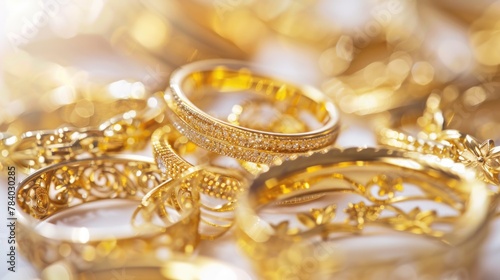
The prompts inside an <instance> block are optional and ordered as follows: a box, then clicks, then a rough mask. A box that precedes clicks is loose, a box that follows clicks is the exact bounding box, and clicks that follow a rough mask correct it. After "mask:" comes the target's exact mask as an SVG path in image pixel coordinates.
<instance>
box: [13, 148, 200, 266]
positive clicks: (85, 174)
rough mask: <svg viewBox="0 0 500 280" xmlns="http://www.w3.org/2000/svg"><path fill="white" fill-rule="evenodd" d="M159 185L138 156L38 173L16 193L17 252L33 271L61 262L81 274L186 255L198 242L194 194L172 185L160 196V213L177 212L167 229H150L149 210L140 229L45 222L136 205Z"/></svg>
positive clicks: (149, 163)
mask: <svg viewBox="0 0 500 280" xmlns="http://www.w3.org/2000/svg"><path fill="white" fill-rule="evenodd" d="M163 180H164V178H163V176H162V174H161V172H160V171H159V170H158V169H157V168H156V166H155V164H154V163H153V161H151V160H150V159H149V158H144V157H138V156H116V157H109V156H103V157H97V158H92V159H80V160H74V161H70V162H63V163H58V164H55V165H51V166H49V167H46V168H44V169H41V170H39V171H37V172H35V173H33V174H32V175H30V176H29V177H28V178H26V179H25V180H24V181H23V182H21V184H20V185H19V187H18V189H17V205H16V210H17V213H18V218H17V226H18V232H17V237H16V242H17V246H18V249H19V251H20V253H21V254H22V255H23V256H25V257H26V258H27V259H28V260H29V261H30V262H31V263H32V264H33V265H34V266H35V267H38V268H43V267H46V266H47V265H50V264H52V263H54V262H57V261H60V260H63V259H65V260H67V261H69V262H71V263H72V264H73V265H75V266H76V267H78V268H81V269H85V268H86V267H87V266H90V265H92V263H97V262H101V261H104V262H105V261H106V260H125V259H127V258H128V257H133V256H137V255H138V254H140V255H142V254H145V253H152V254H154V253H155V251H158V250H172V251H177V252H185V253H191V252H192V251H193V250H194V248H195V247H196V245H197V244H198V240H199V236H198V233H197V230H198V221H199V205H198V203H199V202H198V201H199V198H198V194H197V192H196V191H193V190H191V189H188V188H185V187H183V186H182V185H176V184H175V182H172V181H168V182H166V183H164V184H167V185H169V186H171V187H164V193H165V194H168V195H169V196H170V198H171V199H172V200H171V201H163V202H164V203H165V204H163V205H162V209H167V208H168V209H169V211H170V212H169V213H171V215H174V214H173V213H174V212H176V214H175V215H174V216H175V217H176V218H175V219H174V218H169V217H167V216H166V215H163V221H164V223H166V222H167V221H170V224H169V226H166V225H164V226H163V227H162V229H161V230H158V229H157V228H155V227H154V226H151V223H152V221H151V220H148V217H151V216H152V215H146V214H148V213H147V210H148V209H145V212H141V213H142V214H144V213H145V214H144V215H142V218H143V220H142V223H141V226H136V227H135V228H129V227H126V228H122V227H118V228H113V229H112V230H110V228H107V229H105V230H101V229H100V228H89V227H78V226H61V225H56V224H54V223H51V222H50V221H47V220H48V219H49V220H50V218H53V217H56V216H57V215H60V214H62V215H64V213H65V212H66V211H70V210H72V209H74V207H77V206H80V207H82V205H83V204H87V203H96V202H97V201H102V200H105V199H128V200H140V199H142V197H143V196H144V195H145V194H146V193H147V192H148V191H150V190H151V189H153V188H154V187H156V186H157V185H159V184H160V183H161V182H163ZM179 196H182V198H180V197H179ZM174 202H175V203H174ZM127 225H128V224H127ZM134 229H135V230H134Z"/></svg>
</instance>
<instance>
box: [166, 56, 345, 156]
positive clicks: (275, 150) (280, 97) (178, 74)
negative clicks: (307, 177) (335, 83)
mask: <svg viewBox="0 0 500 280" xmlns="http://www.w3.org/2000/svg"><path fill="white" fill-rule="evenodd" d="M254 73H255V74H254ZM261 73H263V70H259V69H256V68H254V67H252V66H250V65H246V64H245V63H242V62H239V61H230V60H212V61H202V62H195V63H191V64H189V65H185V66H183V67H181V68H179V69H178V70H176V71H175V72H174V73H173V74H172V76H171V80H170V87H169V88H168V89H167V90H166V92H165V99H166V101H167V105H168V107H169V108H170V110H167V116H168V117H169V118H170V120H171V121H172V123H173V124H174V126H175V127H176V128H177V130H178V131H180V132H181V133H182V134H184V135H185V136H186V137H188V138H189V139H190V140H191V141H193V142H194V143H196V144H197V145H198V146H200V147H202V148H204V149H206V150H209V151H212V152H214V153H217V154H221V155H225V156H229V157H233V158H237V159H240V160H245V161H249V162H255V163H263V164H267V165H272V164H279V163H280V162H282V161H283V160H287V159H293V158H295V157H297V156H298V155H301V154H311V153H313V152H317V151H321V150H324V149H327V148H329V147H331V146H332V145H333V144H334V142H335V140H336V138H337V136H338V133H339V114H338V111H337V109H336V108H335V106H334V105H333V103H332V102H331V101H330V99H329V98H328V97H326V96H325V95H324V94H323V93H321V92H320V91H318V90H316V89H314V88H312V87H306V86H303V87H298V86H293V85H291V84H289V83H285V82H281V81H279V80H276V79H272V78H268V77H266V76H263V75H262V74H261ZM242 91H243V92H245V93H248V94H249V95H252V97H254V98H260V99H265V100H268V101H269V102H270V103H273V104H275V106H278V105H281V106H282V107H284V108H286V109H285V110H287V111H288V112H290V113H291V114H294V115H296V116H297V118H302V117H304V116H303V115H304V114H306V115H307V117H304V118H306V119H307V118H310V119H313V120H314V122H315V123H314V124H310V127H309V129H310V130H309V131H306V132H302V133H276V132H273V131H261V130H255V129H252V128H247V127H241V126H237V125H233V124H231V123H230V122H229V121H224V120H221V119H219V118H216V117H214V116H212V115H210V114H209V113H207V112H205V111H203V110H202V109H200V108H199V107H197V105H195V104H194V103H193V102H194V101H198V102H200V100H203V99H204V98H205V97H207V98H208V97H210V94H213V92H216V93H217V95H218V96H219V97H221V96H228V97H230V96H231V95H232V96H236V95H237V93H239V92H242ZM233 93H234V94H233ZM228 94H229V95H228Z"/></svg>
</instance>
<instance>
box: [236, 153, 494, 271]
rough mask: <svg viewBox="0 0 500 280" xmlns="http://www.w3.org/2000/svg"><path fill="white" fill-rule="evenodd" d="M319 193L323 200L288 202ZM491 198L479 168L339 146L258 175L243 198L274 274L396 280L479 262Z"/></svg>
mask: <svg viewBox="0 0 500 280" xmlns="http://www.w3.org/2000/svg"><path fill="white" fill-rule="evenodd" d="M318 193H322V194H326V195H325V196H323V197H321V198H315V199H314V203H308V204H304V203H301V204H299V205H297V206H293V205H292V206H290V205H286V204H280V203H279V202H280V201H283V200H286V201H290V200H291V199H293V198H299V199H300V198H301V197H304V196H305V197H308V196H311V195H315V194H318ZM488 201H489V198H488V194H487V190H486V186H485V184H484V183H483V182H481V181H479V180H476V179H475V173H474V172H473V170H469V169H466V168H465V166H464V165H461V164H456V163H453V162H452V161H451V160H446V159H444V160H443V159H439V158H437V157H435V156H424V155H421V154H418V153H409V152H402V151H397V150H389V149H374V148H350V149H346V150H338V149H333V150H331V151H329V152H327V153H325V154H315V155H312V156H310V157H309V158H300V159H298V160H296V161H289V162H285V163H283V164H282V165H281V166H276V167H272V168H271V169H270V170H269V171H268V172H266V173H263V174H261V175H260V176H259V177H257V179H256V180H255V181H254V182H253V183H252V184H251V185H250V187H249V192H248V194H247V195H245V196H242V197H241V199H240V201H239V203H240V205H239V207H238V209H237V220H236V221H237V234H238V237H239V239H238V240H239V244H240V246H241V247H242V248H243V249H244V250H245V251H246V252H247V254H248V256H249V257H250V258H251V259H252V260H253V261H254V265H255V266H256V268H257V270H258V271H259V272H260V273H261V277H263V278H265V279H284V278H286V277H290V276H291V275H295V276H296V277H298V278H300V279H332V278H337V277H339V278H346V277H347V276H350V277H352V278H354V279H372V278H371V277H373V275H377V276H380V278H383V279H388V278H390V277H391V273H392V272H393V270H394V269H397V268H398V267H402V268H403V267H405V268H408V267H411V269H412V273H414V274H415V275H418V276H419V277H420V276H424V275H425V276H427V277H430V278H439V277H440V276H441V275H442V274H443V273H445V272H447V270H448V271H453V270H457V269H461V270H462V269H465V270H467V269H469V268H470V267H471V266H472V264H473V263H474V261H475V260H476V257H477V254H478V250H477V248H479V246H480V244H481V242H482V241H483V239H484V237H485V235H486V233H487V224H488V222H489V217H490V213H489V208H490V205H489V204H488ZM305 205H308V206H309V205H310V210H309V211H307V208H305ZM342 210H343V211H342ZM284 215H288V216H284ZM288 217H289V218H288ZM377 236H378V237H380V238H387V236H389V237H390V238H391V242H390V243H383V242H380V240H378V239H377ZM384 240H386V239H384ZM400 241H403V243H401V242H400ZM353 244H356V245H355V246H354V245H353ZM395 244H397V245H395ZM417 244H418V245H417ZM381 251H383V253H384V254H379V252H381ZM457 255H459V256H461V257H460V258H453V256H457ZM449 258H452V259H453V260H452V261H448V260H449ZM283 277H284V278H283Z"/></svg>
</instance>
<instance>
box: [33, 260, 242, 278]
mask: <svg viewBox="0 0 500 280" xmlns="http://www.w3.org/2000/svg"><path fill="white" fill-rule="evenodd" d="M65 276H66V277H67V278H65ZM117 278H119V279H122V280H126V279H155V280H156V279H165V280H167V279H193V280H198V279H206V280H218V279H224V280H250V277H249V276H248V274H247V273H246V272H244V271H242V270H241V269H238V268H236V267H233V266H231V265H228V264H226V263H223V262H220V261H217V260H213V259H210V258H207V257H202V256H185V255H181V254H172V255H171V256H169V257H168V258H166V259H162V258H147V257H146V256H144V257H141V258H137V259H133V260H128V261H126V262H123V261H114V260H110V261H108V262H105V263H96V264H94V265H93V266H92V267H91V268H89V269H76V268H75V267H74V266H72V265H71V264H70V263H68V262H64V261H63V262H58V263H55V264H53V265H51V266H49V267H47V268H45V269H44V270H43V271H42V273H41V279H42V280H53V279H59V280H86V279H93V280H109V279H117Z"/></svg>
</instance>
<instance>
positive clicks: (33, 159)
mask: <svg viewBox="0 0 500 280" xmlns="http://www.w3.org/2000/svg"><path fill="white" fill-rule="evenodd" d="M145 102H147V104H146V108H144V109H141V110H129V111H126V112H124V113H122V114H120V115H118V116H115V117H112V118H110V119H108V120H106V121H104V122H102V123H101V124H100V125H98V126H95V127H93V126H90V127H86V128H73V127H62V128H58V129H55V130H40V131H28V132H25V133H23V134H22V135H20V136H16V135H10V134H6V133H0V169H2V168H5V166H9V165H16V166H18V167H20V170H22V171H23V172H26V173H31V172H33V171H34V170H37V169H39V168H42V167H44V166H48V165H50V164H54V163H58V162H62V161H66V160H71V159H75V158H78V157H81V156H82V155H85V154H87V155H93V156H95V155H101V154H104V153H108V152H118V151H122V150H139V149H142V148H144V147H145V145H146V143H147V142H148V141H149V137H150V135H151V133H152V132H153V131H154V129H155V128H157V127H159V126H161V124H162V123H163V121H164V108H165V106H166V105H165V103H164V101H163V99H162V98H161V97H160V96H158V95H153V96H151V97H149V98H147V99H146V100H145ZM53 125H54V126H57V125H56V124H53Z"/></svg>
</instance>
